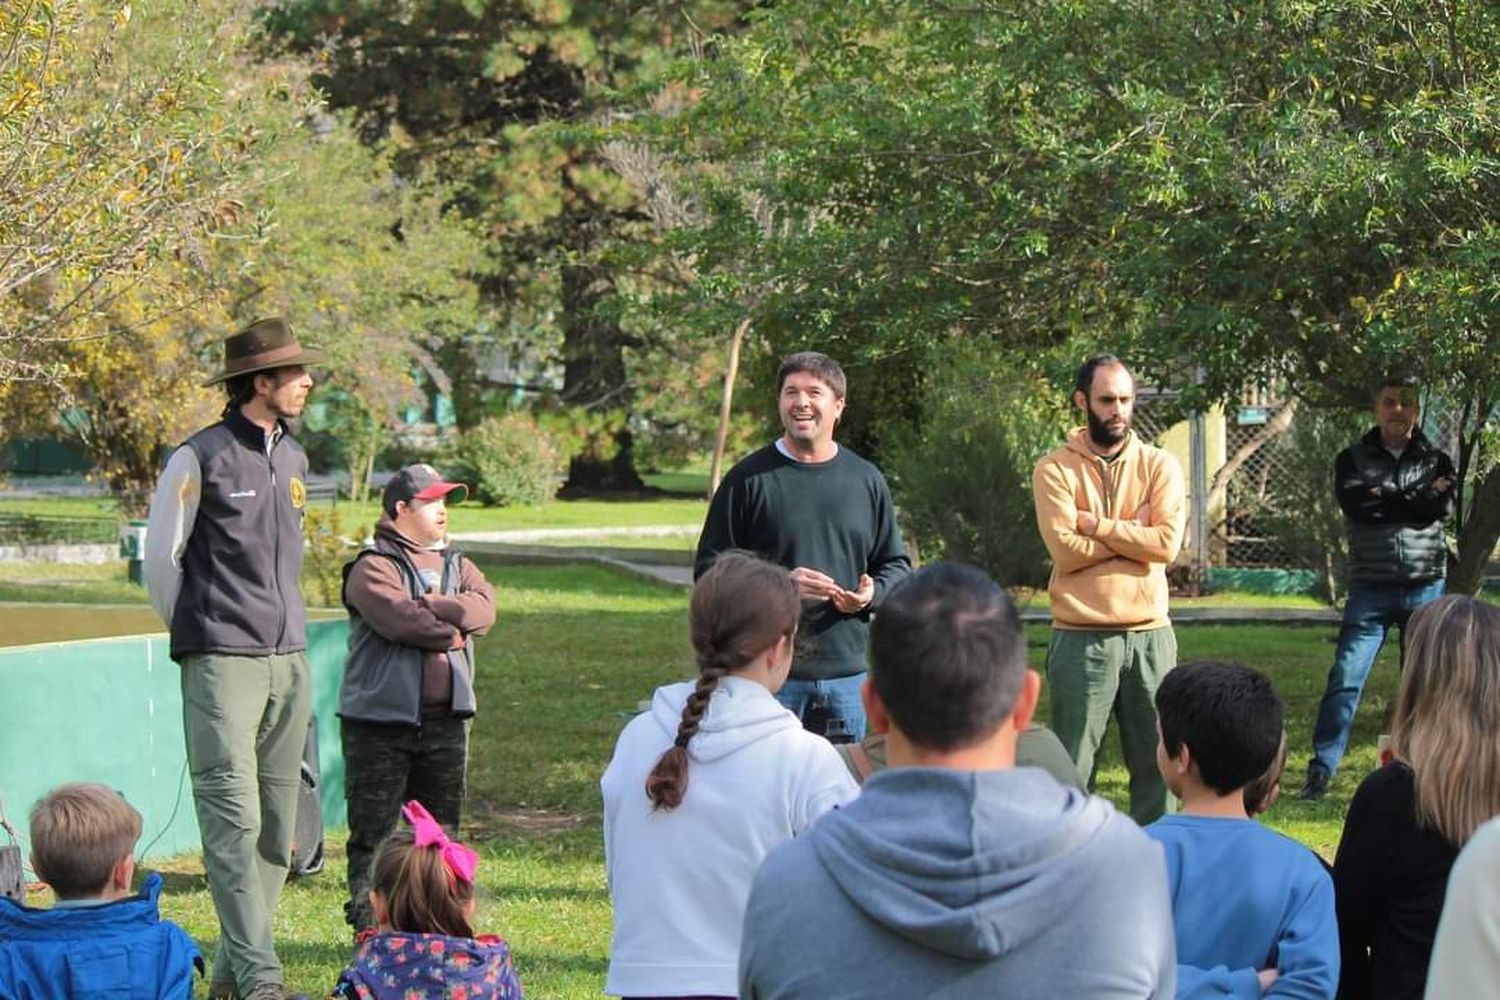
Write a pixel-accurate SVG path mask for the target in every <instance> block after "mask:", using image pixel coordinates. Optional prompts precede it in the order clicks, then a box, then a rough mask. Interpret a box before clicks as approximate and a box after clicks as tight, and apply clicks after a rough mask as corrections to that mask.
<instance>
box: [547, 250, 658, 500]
mask: <svg viewBox="0 0 1500 1000" xmlns="http://www.w3.org/2000/svg"><path fill="white" fill-rule="evenodd" d="M610 290H611V282H610V279H609V277H608V276H607V275H605V274H603V273H602V272H601V271H600V270H599V269H598V268H596V267H594V266H591V265H589V264H568V265H565V266H564V267H563V269H562V305H563V358H564V368H563V392H562V396H563V400H564V402H567V403H569V404H571V405H573V406H581V407H583V408H585V409H587V410H592V411H601V410H602V411H612V410H618V411H620V412H622V413H624V414H625V415H626V416H627V417H628V415H629V412H630V403H631V396H632V393H631V391H630V386H629V384H628V382H627V380H626V377H625V348H626V347H627V346H629V339H630V338H629V337H628V336H627V335H626V334H625V332H624V331H623V330H621V329H620V325H619V324H618V323H616V322H615V321H614V320H613V319H611V318H609V317H607V316H602V315H600V313H599V305H600V303H601V302H602V301H603V300H604V298H605V296H607V295H608V294H609V292H610ZM600 433H601V434H608V435H610V436H611V437H612V438H613V439H614V440H613V442H612V445H613V447H606V448H603V449H595V448H590V449H586V450H585V451H584V452H583V453H582V454H580V455H577V456H575V457H574V458H573V460H572V462H571V463H569V466H568V484H567V488H568V490H569V491H583V492H596V491H597V492H623V491H629V490H639V489H642V488H643V487H644V486H645V484H644V483H642V482H641V477H640V476H638V475H636V472H635V458H634V455H633V454H632V442H631V434H630V426H629V424H628V423H627V422H626V420H625V419H621V420H620V421H619V423H618V425H617V426H614V427H610V428H606V429H605V430H603V431H601V432H600ZM600 452H612V454H610V455H609V456H608V457H600Z"/></svg>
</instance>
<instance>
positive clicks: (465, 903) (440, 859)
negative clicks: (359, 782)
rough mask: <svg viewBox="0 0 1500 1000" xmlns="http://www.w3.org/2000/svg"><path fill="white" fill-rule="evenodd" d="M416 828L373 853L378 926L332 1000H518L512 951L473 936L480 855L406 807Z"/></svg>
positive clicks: (365, 937) (366, 936) (493, 939)
mask: <svg viewBox="0 0 1500 1000" xmlns="http://www.w3.org/2000/svg"><path fill="white" fill-rule="evenodd" d="M401 815H402V816H403V817H405V818H406V821H407V822H408V823H409V824H410V826H409V827H402V828H397V829H396V831H395V832H393V833H392V834H391V835H390V836H389V837H387V838H386V839H385V841H384V842H383V843H382V844H381V845H380V848H379V850H377V851H376V852H375V860H374V863H373V865H372V869H371V880H370V905H371V907H372V908H373V909H374V911H375V921H376V924H377V925H378V926H377V927H376V929H375V930H373V931H366V932H364V933H362V934H361V935H360V937H359V945H358V947H357V948H356V949H355V952H354V958H353V960H352V961H351V962H350V963H349V967H348V968H347V969H345V970H344V972H343V975H341V976H340V977H339V981H338V985H337V986H335V987H334V990H333V993H332V994H331V996H332V997H336V998H346V1000H352V998H358V1000H412V998H415V997H432V998H450V1000H520V997H521V981H520V979H518V978H517V977H516V972H515V969H514V967H513V966H512V965H511V959H510V948H509V947H508V946H507V945H506V943H505V941H504V940H503V939H501V938H500V937H497V936H495V935H493V934H478V935H476V934H475V933H474V929H473V927H472V926H471V924H470V920H471V919H472V918H473V916H474V879H475V876H476V874H477V872H478V867H479V855H478V854H476V853H475V852H474V850H473V849H472V848H470V847H467V846H465V845H464V844H461V843H459V842H458V841H456V840H453V839H451V838H450V837H449V836H448V834H447V832H446V831H445V830H444V829H443V828H442V826H441V825H440V824H439V823H438V822H437V820H435V819H433V818H432V814H431V813H429V812H428V811H427V810H426V809H425V808H424V807H423V806H422V804H421V803H420V802H416V801H411V802H408V803H406V805H405V806H403V807H402V808H401Z"/></svg>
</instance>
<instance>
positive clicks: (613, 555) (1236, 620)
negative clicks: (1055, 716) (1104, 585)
mask: <svg viewBox="0 0 1500 1000" xmlns="http://www.w3.org/2000/svg"><path fill="white" fill-rule="evenodd" d="M696 531H697V528H683V527H682V526H680V525H646V526H641V527H636V528H614V529H610V530H608V531H600V530H599V529H597V528H595V529H588V528H578V529H574V528H547V529H538V530H532V531H484V532H466V533H463V534H460V535H454V536H453V539H454V541H456V542H459V543H460V544H462V545H463V547H464V549H465V550H467V551H469V552H479V553H490V554H493V555H501V556H506V557H507V558H513V559H518V560H522V561H527V562H531V561H535V562H570V561H571V562H578V561H583V562H592V563H595V564H597V565H600V566H608V567H610V568H612V569H616V570H620V571H622V572H625V573H630V574H631V575H633V576H639V577H643V578H645V579H648V580H655V581H657V582H660V583H665V584H667V585H669V586H673V587H680V588H682V589H684V590H686V589H689V588H691V587H692V585H693V569H692V567H691V566H688V565H663V564H661V563H655V562H642V561H637V560H634V559H631V558H629V557H628V556H626V555H623V554H622V550H620V549H613V550H611V551H609V552H607V553H606V552H600V551H595V550H593V549H591V548H590V547H589V546H586V545H579V546H549V545H538V544H535V543H537V542H545V541H547V540H555V539H561V538H598V539H599V540H600V541H601V542H602V543H603V545H604V546H605V547H607V546H608V538H609V536H610V535H615V536H619V535H629V536H631V537H636V538H642V537H672V536H674V535H675V536H682V535H684V534H692V533H693V532H696ZM643 554H645V553H643ZM1340 618H1341V615H1340V614H1339V612H1338V611H1337V610H1336V609H1334V608H1254V607H1248V608H1245V607H1219V608H1215V607H1183V608H1176V609H1174V610H1173V611H1172V620H1173V621H1174V622H1178V623H1181V624H1188V623H1197V624H1215V625H1244V624H1268V623H1275V624H1301V625H1327V624H1336V623H1337V622H1338V621H1339V620H1340ZM1021 620H1022V621H1025V622H1036V623H1040V624H1046V623H1048V622H1050V621H1051V620H1052V615H1051V613H1050V612H1048V610H1047V609H1046V607H1027V608H1023V609H1021Z"/></svg>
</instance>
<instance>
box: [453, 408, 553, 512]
mask: <svg viewBox="0 0 1500 1000" xmlns="http://www.w3.org/2000/svg"><path fill="white" fill-rule="evenodd" d="M454 460H455V465H456V466H457V468H456V470H455V474H461V475H462V476H463V478H464V481H465V482H467V483H469V484H470V485H471V487H472V488H473V490H474V496H475V499H477V500H478V501H479V502H480V503H483V504H487V505H489V506H494V507H508V506H513V505H522V504H537V503H546V502H547V501H549V500H551V499H552V498H553V497H555V496H557V489H558V486H559V485H560V479H561V476H562V473H563V466H564V459H563V456H562V453H561V451H560V450H559V448H558V447H557V444H556V442H555V441H554V440H553V438H552V436H551V435H550V434H548V433H547V432H546V431H544V430H543V429H542V428H541V427H540V426H539V425H538V424H537V422H536V421H535V420H533V419H532V418H531V417H530V416H529V415H527V414H524V413H507V414H505V415H504V416H499V417H490V418H489V419H487V420H485V421H484V422H483V423H482V424H480V425H479V426H478V427H475V428H474V429H472V430H470V431H467V432H465V433H464V434H463V436H462V437H461V438H460V439H459V442H458V447H457V448H456V449H455V454H454Z"/></svg>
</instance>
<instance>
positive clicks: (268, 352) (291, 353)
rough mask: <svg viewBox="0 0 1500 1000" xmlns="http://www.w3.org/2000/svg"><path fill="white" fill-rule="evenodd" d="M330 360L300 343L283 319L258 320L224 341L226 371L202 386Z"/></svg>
mask: <svg viewBox="0 0 1500 1000" xmlns="http://www.w3.org/2000/svg"><path fill="white" fill-rule="evenodd" d="M327 360H328V355H326V354H324V353H323V352H322V351H314V350H309V349H308V348H306V347H303V346H302V345H301V344H299V343H297V338H296V337H294V336H293V335H292V328H291V327H290V326H288V325H287V322H286V320H284V319H282V318H281V317H280V316H272V317H270V318H269V319H258V320H256V321H255V322H254V323H251V324H250V325H249V326H247V327H245V328H244V329H243V330H241V331H240V332H239V333H236V334H234V335H232V336H229V337H225V338H224V370H223V371H221V372H219V374H217V375H215V376H214V377H213V378H211V379H209V380H208V381H207V382H204V383H203V384H204V385H205V386H209V385H217V384H218V383H220V382H223V381H224V380H226V379H231V378H234V377H235V376H236V375H249V374H250V373H251V372H263V371H269V370H271V369H272V368H284V367H286V366H288V365H321V364H323V363H325V362H326V361H327Z"/></svg>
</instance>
